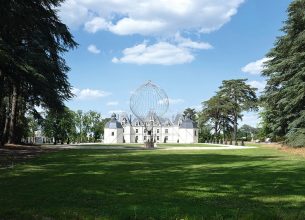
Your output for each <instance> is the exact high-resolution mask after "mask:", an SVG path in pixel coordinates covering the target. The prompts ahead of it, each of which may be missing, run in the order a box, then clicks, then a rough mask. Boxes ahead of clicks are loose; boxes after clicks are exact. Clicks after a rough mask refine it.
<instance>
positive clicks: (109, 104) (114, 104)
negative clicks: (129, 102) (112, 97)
mask: <svg viewBox="0 0 305 220" xmlns="http://www.w3.org/2000/svg"><path fill="white" fill-rule="evenodd" d="M118 104H119V102H117V101H115V102H107V103H106V105H107V106H116V105H118Z"/></svg>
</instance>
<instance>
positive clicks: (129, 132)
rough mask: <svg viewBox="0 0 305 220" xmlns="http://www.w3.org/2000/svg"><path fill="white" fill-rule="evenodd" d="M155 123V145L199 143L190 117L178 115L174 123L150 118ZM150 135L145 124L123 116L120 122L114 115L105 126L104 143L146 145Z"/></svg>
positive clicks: (195, 127)
mask: <svg viewBox="0 0 305 220" xmlns="http://www.w3.org/2000/svg"><path fill="white" fill-rule="evenodd" d="M149 119H150V120H151V121H152V122H153V132H152V137H153V140H154V142H155V143H181V144H192V143H198V128H197V124H196V123H195V122H194V121H193V120H191V119H190V117H189V116H187V117H183V116H182V115H177V116H176V117H175V119H174V120H173V121H171V120H169V119H164V118H162V119H161V118H158V117H156V116H153V115H151V116H149ZM149 137H150V135H149V134H148V132H147V131H146V129H145V126H144V124H143V123H141V122H140V121H139V120H138V119H133V120H132V119H131V116H130V117H128V116H127V115H123V116H121V117H120V119H119V120H118V119H117V118H116V114H112V116H111V120H110V121H109V122H108V123H107V124H106V125H105V130H104V143H107V144H117V143H144V142H146V141H148V138H149Z"/></svg>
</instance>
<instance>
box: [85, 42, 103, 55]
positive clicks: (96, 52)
mask: <svg viewBox="0 0 305 220" xmlns="http://www.w3.org/2000/svg"><path fill="white" fill-rule="evenodd" d="M87 49H88V51H89V52H90V53H95V54H99V53H101V50H100V49H98V48H97V47H96V46H95V45H94V44H90V45H89V46H88V48H87Z"/></svg>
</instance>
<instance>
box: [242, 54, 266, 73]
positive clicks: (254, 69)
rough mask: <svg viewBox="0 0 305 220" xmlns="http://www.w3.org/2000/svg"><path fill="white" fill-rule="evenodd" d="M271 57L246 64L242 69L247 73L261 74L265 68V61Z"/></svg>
mask: <svg viewBox="0 0 305 220" xmlns="http://www.w3.org/2000/svg"><path fill="white" fill-rule="evenodd" d="M269 60H270V58H266V57H265V58H263V59H260V60H257V61H254V62H251V63H249V64H247V65H246V66H244V67H243V68H242V69H241V70H242V71H243V72H245V73H250V74H252V75H259V74H261V73H262V71H263V70H264V63H265V62H267V61H269Z"/></svg>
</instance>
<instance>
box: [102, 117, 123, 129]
mask: <svg viewBox="0 0 305 220" xmlns="http://www.w3.org/2000/svg"><path fill="white" fill-rule="evenodd" d="M105 128H110V129H116V128H123V127H122V124H121V123H120V122H118V121H117V119H116V114H114V113H113V114H112V115H111V119H110V121H108V122H107V123H106V125H105Z"/></svg>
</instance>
